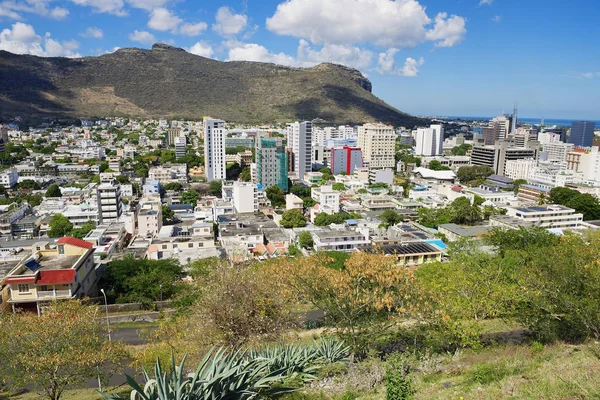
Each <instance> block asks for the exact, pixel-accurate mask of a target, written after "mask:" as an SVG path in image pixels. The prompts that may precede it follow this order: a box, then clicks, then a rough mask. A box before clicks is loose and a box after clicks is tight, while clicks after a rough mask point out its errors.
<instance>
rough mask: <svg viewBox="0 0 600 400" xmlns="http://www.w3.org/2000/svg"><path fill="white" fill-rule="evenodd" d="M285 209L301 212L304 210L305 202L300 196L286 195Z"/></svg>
mask: <svg viewBox="0 0 600 400" xmlns="http://www.w3.org/2000/svg"><path fill="white" fill-rule="evenodd" d="M285 209H286V210H300V211H302V210H303V209H304V202H303V201H302V199H301V198H300V197H298V196H296V195H295V194H293V193H289V194H286V195H285Z"/></svg>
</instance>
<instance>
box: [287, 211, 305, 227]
mask: <svg viewBox="0 0 600 400" xmlns="http://www.w3.org/2000/svg"><path fill="white" fill-rule="evenodd" d="M281 226H283V227H284V228H301V227H303V226H306V217H305V216H304V215H303V214H302V211H300V210H297V209H293V210H288V211H286V212H284V213H283V215H282V217H281Z"/></svg>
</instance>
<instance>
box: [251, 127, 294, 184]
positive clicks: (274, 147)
mask: <svg viewBox="0 0 600 400" xmlns="http://www.w3.org/2000/svg"><path fill="white" fill-rule="evenodd" d="M288 163H289V160H288V153H287V152H286V151H285V147H284V146H283V141H282V140H281V138H264V137H263V138H257V141H256V178H255V179H253V182H255V183H258V184H261V185H264V186H265V187H270V186H279V188H280V189H281V190H283V191H284V192H287V190H288Z"/></svg>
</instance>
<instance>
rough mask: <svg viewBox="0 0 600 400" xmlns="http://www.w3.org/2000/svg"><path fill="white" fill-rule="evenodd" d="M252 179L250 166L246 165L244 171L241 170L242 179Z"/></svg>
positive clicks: (248, 180)
mask: <svg viewBox="0 0 600 400" xmlns="http://www.w3.org/2000/svg"><path fill="white" fill-rule="evenodd" d="M251 179H252V177H251V175H250V168H248V167H244V169H242V172H240V181H242V182H250V180H251Z"/></svg>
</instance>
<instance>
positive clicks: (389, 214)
mask: <svg viewBox="0 0 600 400" xmlns="http://www.w3.org/2000/svg"><path fill="white" fill-rule="evenodd" d="M379 219H380V220H382V221H383V222H384V223H385V224H386V225H387V226H392V225H396V224H397V223H399V222H402V217H401V216H400V215H399V214H398V213H397V212H395V211H394V210H385V211H384V212H382V213H381V214H380V215H379Z"/></svg>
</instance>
